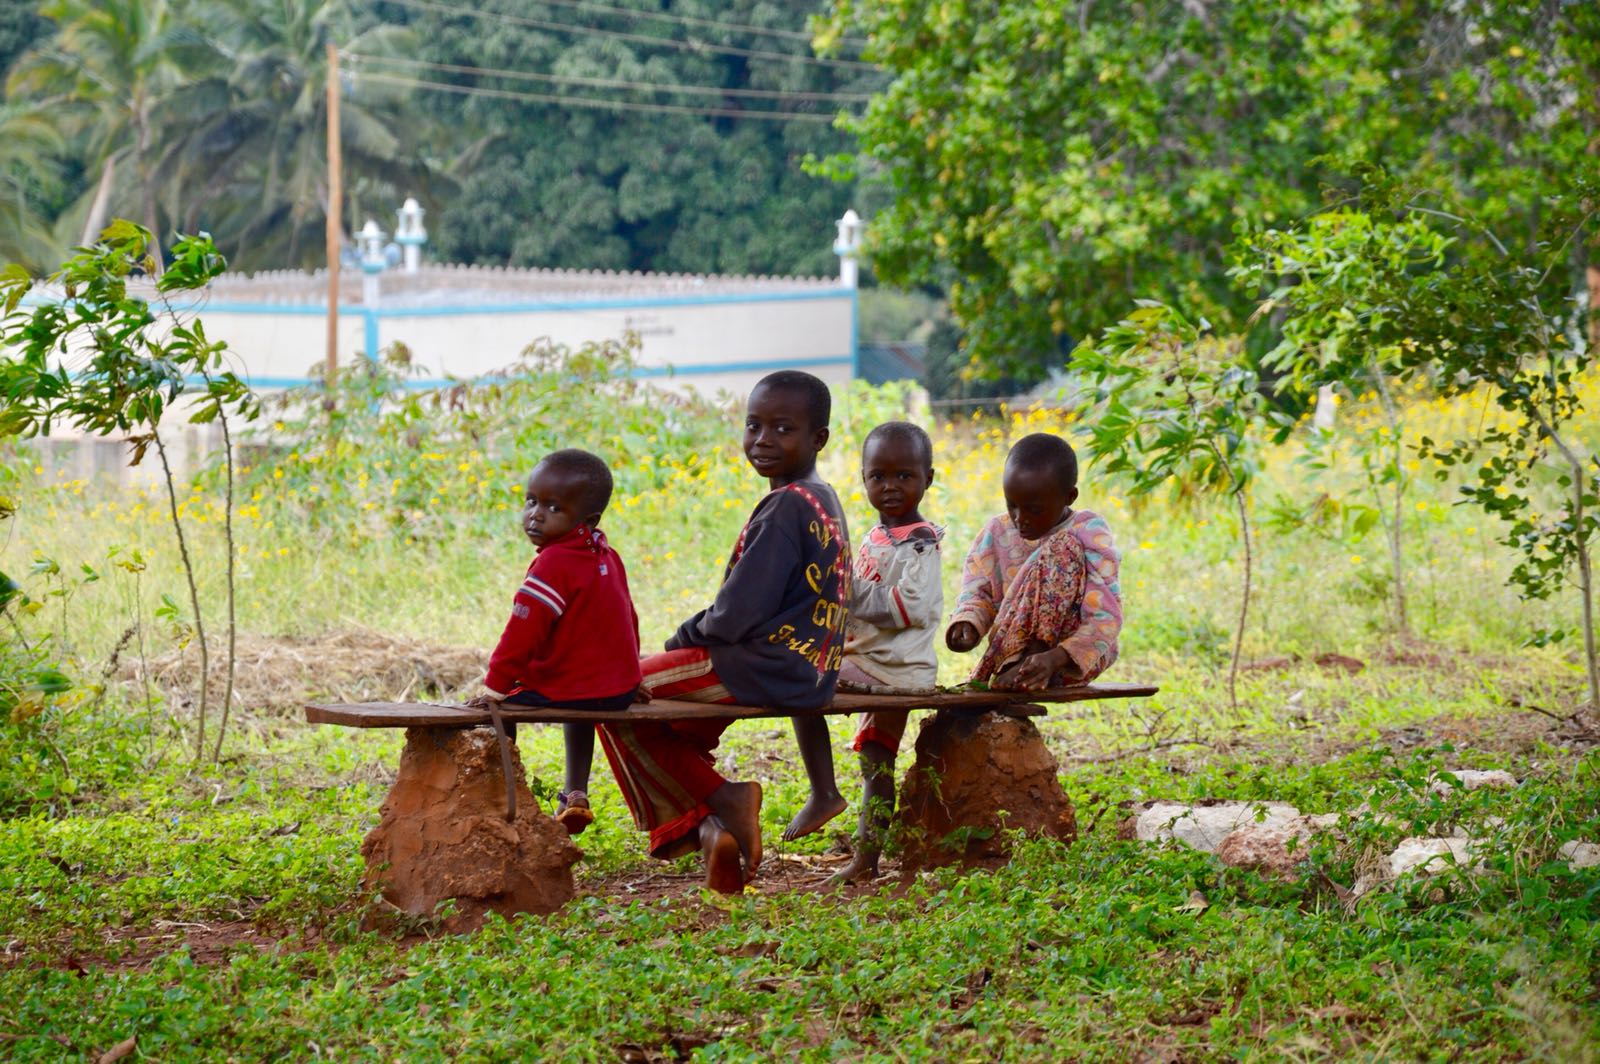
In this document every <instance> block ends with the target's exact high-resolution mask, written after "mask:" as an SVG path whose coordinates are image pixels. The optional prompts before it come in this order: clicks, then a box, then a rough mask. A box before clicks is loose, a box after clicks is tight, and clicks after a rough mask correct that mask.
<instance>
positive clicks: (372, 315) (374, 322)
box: [361, 308, 383, 362]
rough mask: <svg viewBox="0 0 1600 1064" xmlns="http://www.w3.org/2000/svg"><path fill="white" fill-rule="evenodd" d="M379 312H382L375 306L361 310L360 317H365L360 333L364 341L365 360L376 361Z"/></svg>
mask: <svg viewBox="0 0 1600 1064" xmlns="http://www.w3.org/2000/svg"><path fill="white" fill-rule="evenodd" d="M381 313H383V312H382V311H381V310H380V309H377V308H369V309H367V310H363V311H362V312H361V317H362V318H364V319H365V321H364V327H363V330H362V335H363V337H364V339H365V341H366V347H367V360H368V361H369V362H376V361H378V315H380V314H381Z"/></svg>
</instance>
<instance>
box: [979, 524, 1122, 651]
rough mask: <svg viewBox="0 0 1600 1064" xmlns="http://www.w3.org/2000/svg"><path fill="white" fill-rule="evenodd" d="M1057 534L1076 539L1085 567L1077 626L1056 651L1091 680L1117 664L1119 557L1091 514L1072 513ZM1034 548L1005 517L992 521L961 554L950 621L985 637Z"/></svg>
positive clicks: (1107, 532)
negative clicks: (963, 560)
mask: <svg viewBox="0 0 1600 1064" xmlns="http://www.w3.org/2000/svg"><path fill="white" fill-rule="evenodd" d="M1061 531H1063V532H1067V533H1070V534H1071V535H1074V536H1076V537H1077V538H1078V540H1079V542H1081V543H1082V544H1083V551H1084V560H1085V561H1086V562H1087V563H1088V573H1087V580H1086V584H1085V588H1084V594H1083V603H1082V605H1081V607H1080V609H1081V611H1082V615H1083V619H1082V623H1081V624H1079V626H1078V630H1077V631H1076V632H1074V633H1073V634H1072V635H1071V636H1069V637H1068V638H1067V640H1066V642H1064V643H1062V644H1061V647H1062V649H1063V650H1065V651H1066V652H1067V654H1068V655H1070V656H1071V658H1072V660H1073V662H1074V663H1076V664H1077V666H1078V668H1079V669H1081V670H1082V671H1083V674H1084V675H1085V676H1086V677H1091V678H1092V677H1095V676H1098V675H1099V674H1100V673H1102V672H1104V671H1105V670H1106V669H1108V668H1110V667H1111V663H1112V662H1114V661H1116V660H1117V636H1118V635H1119V634H1120V633H1121V631H1122V589H1121V587H1120V585H1119V584H1118V581H1117V570H1118V567H1119V565H1120V564H1121V560H1122V558H1121V555H1120V554H1119V553H1118V552H1117V545H1116V541H1115V540H1114V539H1113V538H1112V536H1111V528H1110V526H1109V525H1107V524H1106V521H1105V518H1103V517H1101V516H1100V515H1099V514H1097V513H1094V512H1092V511H1090V510H1075V511H1073V513H1072V516H1071V517H1069V518H1068V519H1067V527H1066V528H1065V529H1062V530H1061ZM1038 546H1039V544H1038V542H1034V543H1030V542H1028V541H1027V540H1025V539H1023V538H1022V537H1021V536H1020V535H1018V534H1017V529H1016V526H1015V525H1013V524H1012V523H1011V518H1010V517H1009V516H1007V515H1005V514H1001V515H1000V516H999V517H995V518H992V519H991V520H990V521H989V523H988V524H986V525H984V526H983V531H982V532H980V533H979V534H978V539H977V541H976V542H974V543H973V544H972V549H971V550H970V551H968V552H967V560H966V564H965V565H964V566H963V568H962V573H961V594H960V595H959V596H958V597H957V598H956V608H955V613H953V614H952V615H951V617H950V623H951V624H955V623H956V622H957V621H966V622H967V623H968V624H970V625H972V626H973V627H974V628H976V629H977V630H978V634H979V635H985V634H987V633H988V631H989V628H990V626H992V625H993V624H994V618H995V614H996V613H998V612H999V610H1000V603H1001V601H1002V600H1003V599H1004V598H1005V594H1006V591H1007V590H1008V589H1009V588H1010V587H1011V582H1012V581H1013V580H1015V579H1016V578H1017V573H1019V572H1021V571H1022V567H1023V565H1025V564H1026V563H1027V561H1028V558H1029V557H1031V556H1032V554H1033V552H1034V551H1035V550H1036V549H1037V548H1038Z"/></svg>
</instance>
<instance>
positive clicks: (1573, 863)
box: [1561, 839, 1600, 872]
mask: <svg viewBox="0 0 1600 1064" xmlns="http://www.w3.org/2000/svg"><path fill="white" fill-rule="evenodd" d="M1561 856H1562V857H1565V858H1566V859H1567V867H1568V868H1570V869H1572V870H1573V871H1574V872H1576V871H1577V870H1578V869H1580V868H1594V867H1596V866H1597V865H1600V843H1594V842H1579V841H1578V840H1577V839H1574V840H1572V841H1571V842H1563V843H1562V844H1561Z"/></svg>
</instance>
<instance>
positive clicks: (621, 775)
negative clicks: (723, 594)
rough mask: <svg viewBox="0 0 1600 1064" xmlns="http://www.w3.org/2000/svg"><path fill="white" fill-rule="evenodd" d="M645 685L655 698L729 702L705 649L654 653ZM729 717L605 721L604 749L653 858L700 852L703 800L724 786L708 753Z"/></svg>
mask: <svg viewBox="0 0 1600 1064" xmlns="http://www.w3.org/2000/svg"><path fill="white" fill-rule="evenodd" d="M639 667H640V670H641V671H642V672H643V673H644V686H646V687H648V688H649V689H650V692H651V694H652V695H653V696H654V697H656V698H672V699H677V700H680V701H684V702H732V701H733V696H732V695H730V694H729V693H728V689H727V688H726V687H724V686H723V685H722V681H721V680H720V679H719V678H718V677H717V674H716V670H715V669H713V668H712V666H711V655H710V653H709V652H707V651H706V650H705V649H704V648H703V647H687V648H685V649H683V650H668V651H666V652H665V653H661V654H652V655H650V656H649V657H647V658H645V659H643V660H642V661H640V662H639ZM730 723H732V722H731V721H729V720H682V721H640V722H638V723H630V724H600V725H597V729H598V731H599V734H600V745H601V747H602V748H603V749H604V750H605V752H606V760H607V761H608V762H610V764H611V774H612V775H613V776H615V777H616V780H617V785H618V787H620V788H621V790H622V797H623V799H624V800H625V801H626V802H627V803H628V809H629V810H630V811H632V813H633V822H634V824H636V825H637V826H638V827H639V830H641V831H648V832H649V833H650V855H651V856H652V857H660V858H663V859H670V858H673V857H679V856H681V855H683V854H686V853H690V852H692V851H694V850H695V849H697V848H698V847H699V837H698V836H699V829H700V821H702V820H704V819H705V818H706V817H708V816H710V815H711V808H710V807H709V806H707V805H706V798H707V797H708V796H709V795H710V794H711V792H713V791H715V790H716V789H717V788H718V787H720V786H722V785H723V783H725V782H726V781H725V780H724V779H723V777H722V774H721V773H720V772H718V771H717V770H716V767H715V765H716V763H715V761H714V760H713V759H712V756H711V752H712V751H713V750H715V749H716V748H717V742H718V741H719V740H720V739H721V738H722V733H723V732H724V731H725V730H726V729H727V727H728V725H729V724H730Z"/></svg>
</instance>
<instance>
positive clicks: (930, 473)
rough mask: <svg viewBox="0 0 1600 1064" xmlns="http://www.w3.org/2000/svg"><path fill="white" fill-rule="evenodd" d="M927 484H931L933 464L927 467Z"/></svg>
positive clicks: (930, 485)
mask: <svg viewBox="0 0 1600 1064" xmlns="http://www.w3.org/2000/svg"><path fill="white" fill-rule="evenodd" d="M928 486H929V487H932V486H933V466H929V467H928Z"/></svg>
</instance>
